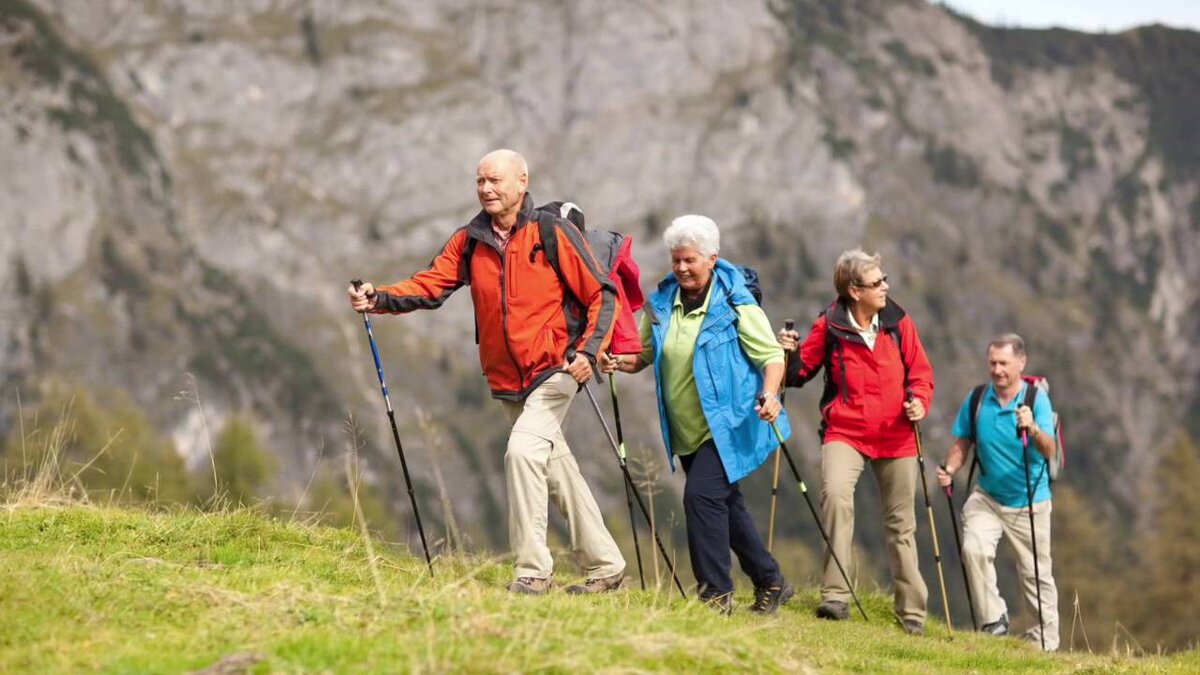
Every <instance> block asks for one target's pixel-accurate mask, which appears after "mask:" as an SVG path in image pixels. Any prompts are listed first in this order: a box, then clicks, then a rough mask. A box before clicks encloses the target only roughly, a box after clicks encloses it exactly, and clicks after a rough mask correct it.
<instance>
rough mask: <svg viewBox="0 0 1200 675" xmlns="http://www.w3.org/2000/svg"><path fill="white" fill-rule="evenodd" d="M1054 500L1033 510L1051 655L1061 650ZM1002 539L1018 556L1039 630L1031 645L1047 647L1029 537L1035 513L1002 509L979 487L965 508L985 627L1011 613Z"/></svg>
mask: <svg viewBox="0 0 1200 675" xmlns="http://www.w3.org/2000/svg"><path fill="white" fill-rule="evenodd" d="M1051 510H1052V506H1051V503H1050V500H1049V499H1047V500H1046V501H1043V502H1038V503H1036V504H1034V505H1033V525H1034V529H1035V530H1036V531H1037V552H1038V555H1037V560H1038V569H1037V572H1038V577H1040V578H1041V582H1042V583H1041V587H1042V619H1043V620H1044V621H1045V624H1046V650H1047V651H1055V650H1057V649H1058V639H1059V638H1058V586H1057V585H1056V584H1055V583H1054V575H1053V573H1052V570H1051V561H1050V511H1051ZM1001 535H1003V536H1004V538H1005V539H1007V540H1008V543H1010V544H1012V547H1013V551H1015V552H1016V554H1017V572H1018V574H1019V575H1020V577H1021V591H1022V596H1023V597H1024V598H1025V605H1026V608H1027V609H1028V610H1029V612H1030V616H1032V617H1033V628H1032V629H1030V631H1029V632H1028V633H1026V635H1025V637H1026V639H1029V640H1031V641H1033V642H1034V643H1035V644H1038V645H1040V644H1041V637H1040V635H1041V630H1040V626H1039V625H1038V598H1037V589H1038V585H1037V582H1036V581H1035V577H1034V574H1033V547H1032V544H1031V542H1032V538H1031V537H1030V536H1029V509H1027V508H1014V507H1009V506H1001V505H1000V503H999V502H997V501H996V500H995V499H992V498H991V496H990V495H988V493H986V492H984V491H983V490H981V489H980V488H979V486H975V489H974V490H972V491H971V496H970V497H968V498H967V503H966V504H964V505H963V537H962V545H963V560H964V561H965V562H966V563H967V578H968V579H969V580H970V583H971V597H972V598H973V599H974V600H975V611H976V612H978V613H979V616H978V617H977V618H978V619H979V624H980V625H983V624H987V623H992V622H994V621H999V620H1000V617H1002V616H1004V615H1005V614H1007V613H1008V605H1007V604H1005V602H1004V598H1002V597H1000V591H999V590H998V589H997V587H996V548H997V546H998V545H999V543H1000V537H1001Z"/></svg>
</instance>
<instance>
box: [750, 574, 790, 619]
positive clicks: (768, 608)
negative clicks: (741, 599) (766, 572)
mask: <svg viewBox="0 0 1200 675" xmlns="http://www.w3.org/2000/svg"><path fill="white" fill-rule="evenodd" d="M795 594H796V589H795V588H794V587H793V586H792V585H791V584H789V583H788V582H786V581H784V582H782V583H781V584H780V585H779V586H763V587H762V588H756V589H754V604H753V605H750V611H751V612H754V613H755V614H774V613H775V612H776V610H778V609H779V606H780V605H782V604H785V603H786V602H787V601H788V600H791V599H792V596H793V595H795Z"/></svg>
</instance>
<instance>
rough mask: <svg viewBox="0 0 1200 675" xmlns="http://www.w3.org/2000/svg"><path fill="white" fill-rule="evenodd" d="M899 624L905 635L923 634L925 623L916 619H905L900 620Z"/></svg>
mask: <svg viewBox="0 0 1200 675" xmlns="http://www.w3.org/2000/svg"><path fill="white" fill-rule="evenodd" d="M900 625H901V626H902V627H903V628H904V634H905V635H917V636H920V635H924V634H925V624H924V623H923V622H921V621H918V620H916V619H905V620H904V621H901V622H900Z"/></svg>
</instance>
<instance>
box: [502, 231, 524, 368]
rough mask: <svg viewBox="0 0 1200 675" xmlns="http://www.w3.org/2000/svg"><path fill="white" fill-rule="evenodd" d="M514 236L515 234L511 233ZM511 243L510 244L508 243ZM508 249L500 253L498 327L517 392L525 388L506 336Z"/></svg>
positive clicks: (510, 344)
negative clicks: (511, 366) (501, 331)
mask: <svg viewBox="0 0 1200 675" xmlns="http://www.w3.org/2000/svg"><path fill="white" fill-rule="evenodd" d="M513 234H514V235H515V234H516V233H515V232H514V233H513ZM510 243H511V242H510ZM507 249H508V247H507V246H506V247H505V250H502V251H499V253H500V327H501V328H502V329H503V330H504V349H505V350H507V351H508V358H509V359H511V360H512V364H513V368H516V370H517V377H518V378H519V381H518V383H517V391H521V390H522V389H524V388H525V372H524V371H522V370H521V364H520V363H518V362H517V356H516V355H515V354H513V350H512V342H511V341H510V339H509V334H508V281H507V278H508V271H507V270H508V251H507Z"/></svg>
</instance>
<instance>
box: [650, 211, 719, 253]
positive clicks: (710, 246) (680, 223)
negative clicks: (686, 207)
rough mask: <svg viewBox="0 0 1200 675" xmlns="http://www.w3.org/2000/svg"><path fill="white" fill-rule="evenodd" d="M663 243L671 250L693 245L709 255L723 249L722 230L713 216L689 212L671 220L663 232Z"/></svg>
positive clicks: (698, 250)
mask: <svg viewBox="0 0 1200 675" xmlns="http://www.w3.org/2000/svg"><path fill="white" fill-rule="evenodd" d="M663 243H664V244H666V245H667V249H668V250H670V251H676V250H679V249H681V248H685V247H691V248H694V249H696V252H697V253H699V254H700V255H702V256H706V257H707V256H711V255H716V254H717V252H718V251H720V250H721V232H720V230H718V229H717V224H716V223H715V222H713V219H712V218H709V217H708V216H697V215H690V214H689V215H686V216H679V217H678V218H676V219H675V220H672V221H671V225H670V226H669V227H667V230H666V231H665V232H663Z"/></svg>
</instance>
